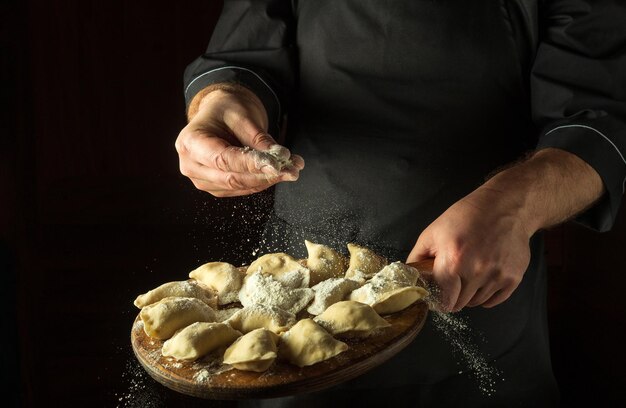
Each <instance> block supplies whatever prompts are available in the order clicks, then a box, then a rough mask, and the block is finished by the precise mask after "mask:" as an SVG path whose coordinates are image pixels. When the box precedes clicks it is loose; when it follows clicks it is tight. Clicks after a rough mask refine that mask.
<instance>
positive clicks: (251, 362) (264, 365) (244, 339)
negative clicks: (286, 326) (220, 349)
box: [224, 329, 278, 373]
mask: <svg viewBox="0 0 626 408" xmlns="http://www.w3.org/2000/svg"><path fill="white" fill-rule="evenodd" d="M277 342H278V335H276V334H275V333H273V332H271V331H269V330H267V329H256V330H253V331H251V332H250V333H247V334H245V335H243V336H241V337H239V338H238V339H237V340H235V342H234V343H233V344H232V345H231V346H230V347H228V349H226V352H224V364H230V365H232V366H233V367H235V368H236V369H238V370H243V371H255V372H257V373H260V372H263V371H265V370H267V369H268V368H270V366H271V365H272V363H273V362H274V360H276V356H277V354H276V351H277V347H276V343H277Z"/></svg>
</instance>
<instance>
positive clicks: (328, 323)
mask: <svg viewBox="0 0 626 408" xmlns="http://www.w3.org/2000/svg"><path fill="white" fill-rule="evenodd" d="M313 320H315V322H317V323H318V324H319V325H320V326H322V327H323V328H325V329H326V330H328V332H330V333H332V334H333V335H335V336H338V337H341V336H343V337H367V336H369V335H371V334H372V333H373V332H375V331H376V330H378V329H382V328H384V327H389V326H391V325H390V324H389V323H388V322H387V321H386V320H385V319H383V318H382V317H380V316H379V315H378V313H376V311H375V310H374V309H373V308H372V307H371V306H369V305H366V304H363V303H359V302H354V301H351V300H345V301H343V302H337V303H335V304H334V305H332V306H330V307H329V308H328V309H326V311H325V312H324V313H322V314H321V315H319V316H317V317H316V318H315V319H313Z"/></svg>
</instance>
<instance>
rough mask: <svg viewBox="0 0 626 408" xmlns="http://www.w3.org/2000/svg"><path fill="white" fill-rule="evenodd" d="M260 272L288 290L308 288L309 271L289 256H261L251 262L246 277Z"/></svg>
mask: <svg viewBox="0 0 626 408" xmlns="http://www.w3.org/2000/svg"><path fill="white" fill-rule="evenodd" d="M256 272H262V273H265V274H269V275H272V276H273V277H274V278H275V279H276V280H277V281H279V282H280V283H282V284H283V285H285V286H287V287H289V288H308V287H309V281H310V271H309V269H308V268H305V267H304V266H302V265H300V263H299V262H298V261H297V260H296V259H295V258H293V257H292V256H291V255H287V254H284V253H282V252H281V253H276V254H267V255H263V256H262V257H260V258H259V259H257V260H256V261H254V262H252V263H251V264H250V266H249V267H248V270H247V271H246V273H247V275H251V274H253V273H256Z"/></svg>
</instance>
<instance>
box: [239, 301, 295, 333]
mask: <svg viewBox="0 0 626 408" xmlns="http://www.w3.org/2000/svg"><path fill="white" fill-rule="evenodd" d="M227 323H228V324H230V325H231V326H232V327H233V328H234V329H236V330H239V331H240V332H242V333H248V332H251V331H252V330H255V329H260V328H265V329H268V330H270V331H272V332H274V333H276V334H279V333H282V332H284V331H287V330H289V328H290V327H291V326H293V325H294V324H295V323H296V316H295V315H294V314H293V313H290V312H287V311H286V310H283V309H280V308H278V307H275V306H269V305H262V304H258V303H257V304H252V305H249V306H246V307H244V308H243V309H241V310H239V311H238V312H237V313H235V314H234V315H233V316H231V317H230V319H228V322H227Z"/></svg>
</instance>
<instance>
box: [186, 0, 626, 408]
mask: <svg viewBox="0 0 626 408" xmlns="http://www.w3.org/2000/svg"><path fill="white" fill-rule="evenodd" d="M625 22H626V3H623V2H621V3H620V2H617V1H609V0H598V1H591V0H589V1H584V0H554V1H548V0H546V1H538V0H534V1H532V0H499V1H497V0H472V1H451V0H396V1H381V0H333V1H331V0H316V1H312V0H300V1H297V0H293V1H286V0H256V1H254V0H239V1H225V5H224V9H223V13H222V16H221V18H220V20H219V22H218V25H217V27H216V29H215V31H214V33H213V36H212V38H211V42H210V44H209V47H208V49H207V52H206V53H205V54H204V55H203V56H201V57H200V58H198V59H197V60H196V61H195V62H193V63H192V64H191V65H190V66H189V67H188V69H187V70H186V74H185V96H186V99H187V101H188V102H189V101H190V100H191V99H192V98H193V96H194V95H195V94H196V93H197V92H198V91H200V90H201V89H202V88H204V87H206V86H207V85H209V84H212V83H215V82H224V81H227V82H237V83H240V84H242V85H244V86H246V87H248V88H250V89H251V90H253V91H254V92H255V93H256V94H257V95H258V96H259V97H260V99H261V100H262V101H263V103H264V105H265V108H266V109H267V112H268V115H269V119H270V133H271V134H273V135H274V136H276V135H278V134H279V129H280V128H281V127H283V126H285V123H286V121H285V118H286V117H288V125H287V127H286V128H287V139H286V145H287V146H288V147H289V148H290V149H291V150H292V151H293V152H294V153H298V154H301V155H302V156H303V157H304V159H305V161H306V168H305V169H304V170H303V171H302V173H301V175H300V179H299V180H298V181H297V182H295V183H282V184H280V185H278V186H277V188H276V192H275V211H274V213H275V214H274V216H273V219H272V221H271V222H270V224H269V225H268V227H267V231H266V233H267V237H268V242H270V244H271V245H270V246H269V247H268V248H266V250H267V251H275V250H286V251H287V252H290V253H293V254H294V255H298V256H303V255H304V250H303V248H304V245H303V240H304V239H305V238H307V239H310V240H313V241H318V242H320V243H324V244H329V245H331V246H334V247H335V248H337V249H342V248H344V247H345V243H347V242H359V243H362V244H365V245H368V246H370V247H372V248H374V249H376V250H378V251H380V252H382V253H383V254H385V255H387V256H388V257H390V258H391V259H394V260H395V259H398V260H403V259H404V258H405V257H406V256H407V254H408V253H409V252H410V250H411V248H412V246H413V244H414V243H415V241H416V239H417V237H418V236H419V234H420V232H421V231H422V230H423V229H424V228H425V227H426V226H427V225H428V224H429V223H430V222H432V221H433V220H434V219H435V218H436V217H437V216H439V215H440V214H441V213H442V212H443V211H445V210H446V209H447V208H448V207H449V206H450V205H451V204H453V203H454V202H455V201H457V200H458V199H460V198H461V197H463V196H464V195H466V194H467V193H469V192H471V191H472V190H474V189H475V188H476V187H478V186H479V185H480V183H481V182H482V181H483V180H484V179H485V177H486V176H487V175H489V174H490V173H492V172H493V171H494V170H497V169H498V168H500V167H502V166H504V165H506V164H507V163H510V162H512V161H514V160H516V159H518V158H519V157H521V156H522V155H523V154H524V153H525V152H527V151H529V150H532V149H535V148H544V147H556V148H559V149H563V150H567V151H569V152H571V153H574V154H576V155H577V156H579V157H580V158H582V159H583V160H585V161H586V162H587V163H589V164H590V165H591V166H592V167H593V168H594V169H595V170H596V171H597V172H598V173H599V174H600V176H601V178H602V180H603V182H604V186H605V187H606V194H605V195H604V196H603V198H602V199H601V201H600V202H599V203H598V204H597V205H595V206H594V207H593V208H591V209H589V210H588V211H586V212H585V213H583V214H581V215H580V216H579V218H578V220H579V221H580V222H582V223H584V224H586V225H589V226H591V227H593V228H595V229H598V230H607V229H609V228H610V226H611V225H612V222H613V220H614V217H615V215H616V214H617V210H618V207H619V203H620V200H621V196H622V194H623V191H624V183H625V179H626V159H625V157H624V156H625V155H626V103H625V102H624V101H626V46H625V44H626V23H625ZM477 233H480V231H477ZM531 250H532V259H531V265H530V266H529V269H528V271H527V272H526V274H525V276H524V279H523V280H522V283H521V284H520V286H519V288H518V289H517V290H516V291H515V292H514V294H513V295H512V296H511V298H510V299H509V300H507V301H506V302H504V303H503V304H501V305H499V306H497V307H495V308H493V309H482V308H469V309H466V310H465V311H463V312H461V314H463V315H465V316H466V318H467V319H469V321H470V324H471V326H472V327H473V328H474V329H475V330H476V331H477V332H481V333H483V334H484V337H485V340H486V341H485V342H484V343H481V345H480V347H481V351H482V352H483V353H484V354H485V355H488V356H489V357H490V358H491V359H492V363H493V364H494V365H496V366H497V367H499V368H500V369H501V370H502V377H503V378H504V381H502V382H501V383H500V384H499V386H498V387H497V388H498V391H497V392H496V394H495V396H492V397H486V396H484V395H482V394H480V393H479V392H478V391H477V390H476V387H473V388H472V387H470V386H467V384H469V383H470V382H471V381H470V380H469V379H468V378H469V377H467V378H465V377H466V376H467V373H466V371H467V370H466V367H464V366H463V365H462V364H459V361H458V356H455V355H454V353H452V352H451V348H450V345H449V343H447V342H446V340H445V339H442V337H441V336H440V334H439V333H438V332H437V331H436V330H434V329H433V327H432V324H430V322H429V323H428V324H427V325H426V327H425V328H424V330H423V331H422V333H421V334H420V335H419V336H418V338H417V340H416V341H415V342H414V343H413V344H412V345H411V346H409V347H408V348H407V349H406V350H405V351H403V352H402V353H400V354H399V355H398V356H397V357H395V358H393V359H392V360H391V361H390V362H389V363H387V364H385V365H383V366H382V367H380V368H378V369H376V370H373V371H372V372H371V373H368V374H367V375H365V376H363V377H360V378H359V379H357V380H354V381H351V382H349V383H347V384H345V385H344V386H342V387H341V388H340V389H338V390H333V391H332V392H331V393H330V394H323V395H314V396H313V397H310V398H309V401H313V402H312V404H313V406H315V404H316V402H315V401H318V402H319V401H322V400H323V398H324V395H332V398H333V399H331V401H335V402H336V401H341V398H344V397H345V396H346V395H348V397H345V398H348V399H350V398H359V396H360V397H363V396H365V398H367V400H366V401H370V402H372V401H374V399H373V398H374V397H373V395H375V394H371V393H368V392H367V391H366V390H371V389H377V390H379V391H380V390H388V391H389V390H395V391H394V393H395V394H394V395H402V396H404V397H398V398H399V401H404V402H400V403H399V404H400V405H403V404H406V405H409V406H416V405H418V403H420V402H421V403H423V404H425V405H424V406H428V405H429V404H435V405H433V406H447V405H448V404H449V405H459V404H460V401H463V404H464V405H466V406H472V404H475V405H476V406H487V405H488V404H493V405H494V406H498V405H502V404H505V405H507V406H508V405H515V404H514V403H513V402H512V401H517V402H519V403H520V404H522V405H524V404H526V405H529V406H541V404H547V403H550V402H551V401H554V399H555V384H554V379H553V377H552V373H551V367H550V359H549V349H548V335H547V324H546V315H545V295H546V277H545V265H544V262H543V256H542V242H541V237H540V235H539V234H538V235H537V236H535V237H534V238H533V240H532V241H531ZM438 384H439V385H442V384H443V385H445V387H439V388H437V385H438ZM418 386H419V387H418ZM451 389H454V390H463V391H462V394H458V393H456V392H454V391H451ZM355 390H358V392H355ZM350 391H352V392H353V394H350ZM390 392H391V391H390ZM459 392H461V391H459ZM382 394H385V393H382ZM382 394H380V395H382ZM388 394H389V393H387V398H388ZM340 395H343V397H341V396H340ZM405 397H406V398H405ZM311 398H314V399H311ZM386 400H388V399H385V400H383V401H386ZM302 401H303V400H299V402H298V404H300V405H302V404H303V402H302ZM274 402H275V403H276V404H278V402H277V401H274ZM288 402H289V401H287V400H283V401H281V403H285V404H287V403H288Z"/></svg>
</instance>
